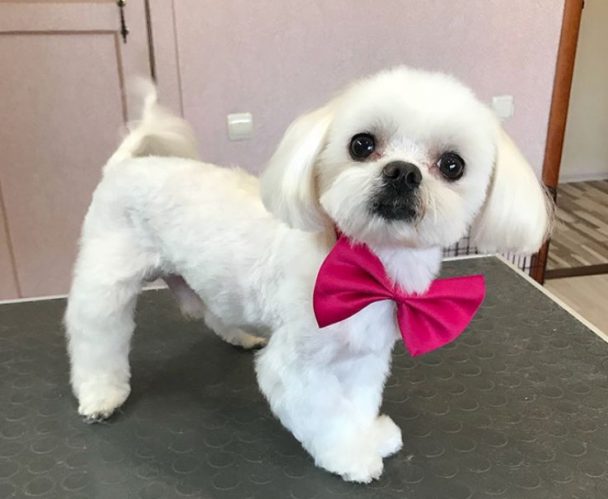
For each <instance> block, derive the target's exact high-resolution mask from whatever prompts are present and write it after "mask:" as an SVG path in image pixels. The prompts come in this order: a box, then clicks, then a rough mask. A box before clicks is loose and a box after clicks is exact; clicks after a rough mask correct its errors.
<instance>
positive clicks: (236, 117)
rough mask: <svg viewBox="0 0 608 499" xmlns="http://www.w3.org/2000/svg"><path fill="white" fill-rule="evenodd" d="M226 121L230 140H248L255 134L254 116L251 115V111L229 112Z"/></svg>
mask: <svg viewBox="0 0 608 499" xmlns="http://www.w3.org/2000/svg"><path fill="white" fill-rule="evenodd" d="M226 121H227V123H228V138H229V139H230V140H246V139H250V138H251V137H252V136H253V116H251V113H233V114H229V115H228V116H227V117H226Z"/></svg>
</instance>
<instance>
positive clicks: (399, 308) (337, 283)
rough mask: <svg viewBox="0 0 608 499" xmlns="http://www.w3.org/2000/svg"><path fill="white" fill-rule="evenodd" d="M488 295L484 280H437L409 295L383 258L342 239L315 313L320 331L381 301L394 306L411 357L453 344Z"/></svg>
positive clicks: (326, 267) (322, 275)
mask: <svg viewBox="0 0 608 499" xmlns="http://www.w3.org/2000/svg"><path fill="white" fill-rule="evenodd" d="M484 296H485V282H484V278H483V276H482V275H472V276H464V277H452V278H447V279H436V280H434V281H433V282H432V283H431V286H430V287H429V289H428V290H427V291H426V292H425V293H422V294H417V293H407V292H406V291H404V290H403V289H401V288H400V287H399V286H398V285H396V284H394V283H393V282H392V281H391V279H390V278H389V277H388V276H387V274H386V271H385V269H384V266H383V265H382V262H381V261H380V259H379V258H378V257H377V256H376V255H375V254H374V253H373V252H372V251H371V250H370V249H369V248H368V247H367V246H365V245H363V244H357V245H354V244H352V243H351V241H350V240H349V239H348V238H346V237H345V236H342V235H340V236H339V237H338V241H337V242H336V244H335V246H334V247H333V249H332V250H331V251H330V253H329V254H328V255H327V257H326V259H325V260H324V262H323V264H322V265H321V268H320V269H319V274H318V275H317V280H316V283H315V289H314V294H313V308H314V312H315V317H316V319H317V323H318V324H319V327H326V326H329V325H331V324H335V323H337V322H340V321H343V320H345V319H348V318H349V317H351V316H353V315H354V314H356V313H357V312H359V311H360V310H362V309H363V308H365V307H366V306H367V305H370V304H371V303H374V302H377V301H381V300H392V301H394V302H395V304H396V315H397V324H398V326H399V330H400V332H401V337H402V338H403V342H404V343H405V346H406V347H407V349H408V351H409V352H410V354H411V355H412V356H416V355H422V354H425V353H428V352H431V351H433V350H435V349H437V348H440V347H442V346H444V345H446V344H448V343H450V342H452V341H453V340H455V339H456V338H457V337H458V336H460V334H461V333H462V332H463V331H464V330H465V329H466V327H467V326H468V325H469V323H470V322H471V320H472V319H473V317H474V315H475V313H476V312H477V310H478V309H479V307H480V305H481V303H482V301H483V299H484Z"/></svg>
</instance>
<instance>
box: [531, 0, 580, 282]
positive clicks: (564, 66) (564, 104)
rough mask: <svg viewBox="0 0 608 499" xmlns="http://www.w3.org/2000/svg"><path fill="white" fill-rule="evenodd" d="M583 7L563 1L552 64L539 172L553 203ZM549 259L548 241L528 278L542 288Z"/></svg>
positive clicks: (570, 0)
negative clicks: (541, 164)
mask: <svg viewBox="0 0 608 499" xmlns="http://www.w3.org/2000/svg"><path fill="white" fill-rule="evenodd" d="M584 4H585V2H584V0H565V1H564V14H563V18H562V28H561V33H560V38H559V47H558V49H557V60H556V63H555V77H554V79H553V94H552V96H551V109H550V111H549V124H548V126H547V141H546V145H545V158H544V161H543V170H542V181H543V183H544V184H545V186H546V187H547V189H548V191H549V193H550V194H551V196H552V197H553V200H556V198H557V184H558V181H559V170H560V166H561V160H562V150H563V147H564V135H565V132H566V121H567V119H568V107H569V104H570V90H571V88H572V76H573V74H574V59H575V57H576V46H577V43H578V34H579V29H580V24H581V15H582V11H583V7H584ZM548 255H549V241H547V242H546V243H545V244H544V245H543V247H542V248H541V249H540V251H539V252H538V253H537V254H536V255H534V256H533V257H532V268H531V272H530V274H531V276H532V277H533V278H534V279H535V280H536V281H538V282H539V283H541V284H543V283H544V281H545V269H546V267H547V257H548Z"/></svg>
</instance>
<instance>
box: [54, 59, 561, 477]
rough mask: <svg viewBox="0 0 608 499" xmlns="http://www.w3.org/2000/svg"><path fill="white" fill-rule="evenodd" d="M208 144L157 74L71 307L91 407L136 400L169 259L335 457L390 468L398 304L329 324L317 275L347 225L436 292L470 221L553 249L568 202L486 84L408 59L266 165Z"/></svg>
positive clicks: (113, 173) (187, 292)
mask: <svg viewBox="0 0 608 499" xmlns="http://www.w3.org/2000/svg"><path fill="white" fill-rule="evenodd" d="M196 157H197V156H196V147H195V144H194V139H193V134H192V132H191V130H190V129H189V127H188V125H187V124H186V123H185V122H184V121H183V120H181V119H179V118H177V117H175V116H171V115H170V114H169V113H168V112H166V111H164V110H163V109H162V108H160V107H159V106H158V105H157V103H156V96H155V94H154V93H153V91H152V92H151V93H150V94H149V95H148V97H147V100H146V106H145V110H144V114H143V118H142V121H141V122H140V123H139V124H138V125H137V127H136V128H135V129H134V130H132V132H131V133H130V134H129V135H128V136H127V137H126V139H125V140H124V142H123V143H122V144H121V145H120V147H119V149H118V150H117V152H116V153H115V154H114V155H113V156H112V157H111V159H110V160H109V162H108V164H107V165H106V167H105V169H104V175H103V180H102V181H101V183H100V184H99V186H98V187H97V190H96V191H95V194H94V196H93V201H92V203H91V206H90V208H89V211H88V214H87V216H86V219H85V222H84V227H83V231H82V239H81V244H80V254H79V256H78V261H77V263H76V268H75V272H74V280H73V284H72V288H71V292H70V296H69V303H68V308H67V312H66V324H67V335H68V338H69V353H70V358H71V367H72V371H71V382H72V386H73V390H74V393H75V395H76V397H77V398H78V400H79V403H80V405H79V409H78V410H79V412H80V414H82V415H83V416H85V417H86V418H89V419H90V420H97V419H101V418H107V417H108V416H110V414H112V412H113V411H114V410H115V409H116V408H118V407H119V406H120V405H121V404H123V402H125V400H126V399H127V396H128V395H129V390H130V387H129V377H130V373H129V363H128V355H129V343H130V339H131V334H132V332H133V329H134V322H133V312H134V308H135V302H136V298H137V295H138V293H139V292H140V290H141V287H142V283H144V282H145V281H146V280H147V279H150V278H153V277H155V276H159V275H160V276H164V277H166V280H167V281H168V284H169V286H170V287H171V288H172V289H173V290H174V291H175V294H176V296H177V297H178V300H179V301H180V303H181V307H182V310H184V311H185V312H186V313H187V314H189V315H191V316H200V317H204V319H205V322H206V324H207V325H208V326H209V327H210V328H211V329H212V330H214V331H215V332H216V333H217V334H218V335H219V336H221V337H222V338H224V339H225V340H227V341H228V342H230V343H233V344H237V345H241V346H243V347H246V348H248V347H254V346H260V345H263V344H264V343H265V342H266V341H268V345H267V346H266V347H265V348H264V349H263V350H262V351H261V352H259V354H258V355H257V357H256V372H257V377H258V381H259V386H260V388H261V390H262V392H263V393H264V395H265V396H266V398H267V399H268V401H269V403H270V406H271V408H272V411H273V412H274V414H275V415H276V416H277V417H278V418H279V419H280V420H281V422H282V424H283V425H284V426H285V427H286V428H288V429H289V430H290V431H291V432H292V433H293V435H294V436H295V437H296V438H297V439H298V440H299V441H300V442H301V443H302V445H303V446H304V448H305V449H306V450H307V451H308V452H309V453H310V454H311V455H312V456H313V457H314V459H315V462H316V463H317V465H318V466H321V467H323V468H325V469H326V470H329V471H331V472H334V473H337V474H339V475H341V476H342V477H343V478H344V479H346V480H353V481H359V482H369V481H370V480H372V479H375V478H378V477H379V476H380V475H381V473H382V469H383V462H382V458H384V457H386V456H389V455H391V454H393V453H395V452H397V451H398V450H399V449H400V448H401V445H402V440H401V431H400V430H399V428H398V427H397V426H396V425H395V424H394V422H393V421H392V420H391V419H390V417H388V416H386V415H379V408H380V403H381V398H382V390H383V386H384V383H385V380H386V377H387V375H388V373H389V366H390V358H391V350H392V348H393V345H394V343H395V340H396V339H397V338H398V337H399V334H398V332H397V328H396V323H395V304H394V303H393V302H391V301H387V300H383V301H378V302H376V303H373V304H371V305H369V306H367V307H366V308H364V309H363V310H362V311H360V312H359V313H357V314H355V315H354V316H352V317H351V318H349V319H347V320H344V321H342V322H340V323H337V324H335V325H332V326H329V327H326V328H324V329H323V330H320V329H319V327H318V325H317V322H316V320H315V316H314V314H313V307H312V294H313V286H314V284H315V278H316V276H317V272H318V270H319V267H320V265H321V263H322V262H323V260H324V258H325V257H326V255H327V254H328V252H329V251H330V249H331V247H332V245H333V244H334V242H335V240H336V236H335V230H336V228H337V229H338V230H339V231H340V232H341V233H343V234H345V235H346V236H347V237H349V238H350V239H351V240H352V241H354V242H357V243H365V244H366V245H367V246H368V247H369V248H370V249H371V250H372V251H373V252H374V253H375V255H377V256H378V257H379V258H380V260H381V262H382V263H383V264H384V266H385V269H386V272H387V275H388V276H389V277H390V278H391V279H392V280H393V281H394V282H395V284H397V285H399V286H401V288H402V289H404V290H406V291H407V292H410V293H424V292H425V291H426V290H427V289H428V288H429V286H430V284H431V282H432V281H433V279H434V278H435V277H436V276H437V274H438V272H439V267H440V264H441V258H442V247H445V246H447V245H450V244H452V243H454V242H456V241H458V240H459V239H460V238H461V237H463V236H464V235H465V234H466V233H467V231H468V230H469V229H470V230H471V233H472V237H473V240H474V242H475V244H476V245H477V246H478V247H479V248H480V249H482V250H505V251H515V252H522V253H531V252H534V251H535V250H536V249H538V248H539V246H540V245H541V244H542V242H543V240H544V239H545V237H546V234H547V231H548V227H549V224H550V219H551V203H550V202H549V201H548V200H547V197H546V196H545V193H544V191H543V189H542V188H541V186H540V184H539V183H538V181H537V179H536V177H535V175H534V173H533V172H532V170H531V168H530V166H529V165H528V164H527V162H526V161H525V159H524V158H523V157H522V156H521V155H520V153H519V152H518V150H517V149H516V147H515V146H514V145H513V143H512V142H511V141H510V139H509V138H508V137H507V136H506V134H505V133H504V132H503V131H502V129H501V127H500V125H499V123H498V122H497V120H496V118H495V117H494V115H493V113H492V112H491V111H490V110H489V109H488V108H487V107H486V106H485V105H484V104H482V103H481V102H480V101H479V100H477V99H476V98H475V96H474V95H473V93H472V92H471V91H470V90H468V89H467V88H465V87H464V86H463V85H462V84H460V83H459V82H457V81H456V80H454V79H453V78H451V77H449V76H446V75H444V74H439V73H429V72H424V71H419V70H413V69H407V68H404V67H400V68H396V69H393V70H389V71H385V72H382V73H380V74H378V75H376V76H373V77H370V78H366V79H363V80H361V81H359V82H358V83H356V84H354V85H352V86H351V87H349V88H348V89H346V91H344V92H343V93H341V94H340V95H338V96H337V97H336V98H334V99H333V100H331V101H330V102H329V103H327V104H326V105H325V106H323V107H321V108H320V109H318V110H316V111H313V112H311V113H310V114H306V115H304V116H302V117H300V118H298V119H297V120H296V121H295V122H294V123H293V124H292V125H291V126H290V127H289V129H288V130H287V132H286V133H285V136H284V137H283V139H282V141H281V143H280V145H279V147H278V149H277V151H276V152H275V154H274V156H273V157H272V159H271V160H270V163H269V165H268V167H267V169H266V171H265V172H264V174H263V175H262V177H261V179H259V180H258V179H257V178H255V177H253V176H251V175H249V174H247V173H246V172H244V171H242V170H239V169H229V168H220V167H217V166H214V165H210V164H205V163H200V162H198V161H196V160H195V158H196ZM185 158H190V159H185ZM268 338H269V339H268ZM226 368H227V369H229V366H227V367H226Z"/></svg>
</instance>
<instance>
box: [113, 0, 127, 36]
mask: <svg viewBox="0 0 608 499" xmlns="http://www.w3.org/2000/svg"><path fill="white" fill-rule="evenodd" d="M116 5H118V10H119V11H120V36H122V41H123V43H127V36H128V35H129V28H127V22H126V21H125V7H126V6H127V0H116Z"/></svg>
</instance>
